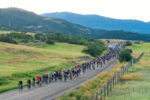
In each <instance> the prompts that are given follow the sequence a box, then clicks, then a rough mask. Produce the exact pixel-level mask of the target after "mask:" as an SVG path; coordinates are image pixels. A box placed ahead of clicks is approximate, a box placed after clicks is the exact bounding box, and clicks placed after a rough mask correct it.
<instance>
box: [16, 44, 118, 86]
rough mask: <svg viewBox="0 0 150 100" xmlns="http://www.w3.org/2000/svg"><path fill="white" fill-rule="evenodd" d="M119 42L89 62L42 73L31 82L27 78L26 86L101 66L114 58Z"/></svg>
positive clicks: (75, 74) (54, 80)
mask: <svg viewBox="0 0 150 100" xmlns="http://www.w3.org/2000/svg"><path fill="white" fill-rule="evenodd" d="M120 46H121V44H119V43H118V44H117V45H116V46H115V48H113V49H112V48H110V49H109V51H108V53H107V54H106V55H104V56H101V57H97V58H95V59H93V60H91V61H89V62H86V63H83V64H82V65H76V66H74V67H73V68H68V69H63V70H58V71H55V72H53V73H49V74H43V75H41V76H37V77H36V78H35V77H33V79H32V82H31V80H30V79H28V80H27V87H28V88H29V89H30V88H31V85H32V86H33V87H35V86H36V85H37V86H42V84H43V83H45V84H47V83H51V82H57V81H64V82H66V81H67V80H69V79H70V80H72V79H73V78H76V77H78V76H79V75H80V74H81V72H82V73H83V74H84V73H85V72H86V71H87V70H95V69H96V67H102V66H103V64H105V63H106V62H109V61H110V59H112V58H115V57H116V55H117V54H118V52H119V51H120V48H119V47H120ZM18 85H19V89H23V82H22V81H19V83H18Z"/></svg>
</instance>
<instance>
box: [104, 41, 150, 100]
mask: <svg viewBox="0 0 150 100" xmlns="http://www.w3.org/2000/svg"><path fill="white" fill-rule="evenodd" d="M130 48H131V49H132V50H133V52H134V53H137V54H139V53H141V52H146V53H145V55H144V56H143V57H142V58H141V60H140V61H139V62H138V63H136V64H134V65H133V66H132V67H130V68H129V70H128V72H127V73H126V74H125V75H124V76H123V77H122V78H121V82H120V84H118V85H117V86H116V87H115V88H114V89H113V91H112V92H111V93H110V96H109V97H108V98H107V99H106V100H150V43H141V44H134V45H132V46H131V47H130Z"/></svg>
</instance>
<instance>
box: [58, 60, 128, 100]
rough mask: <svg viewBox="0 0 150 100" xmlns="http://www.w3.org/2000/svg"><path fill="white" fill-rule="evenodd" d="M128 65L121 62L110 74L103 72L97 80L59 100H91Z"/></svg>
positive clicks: (90, 81)
mask: <svg viewBox="0 0 150 100" xmlns="http://www.w3.org/2000/svg"><path fill="white" fill-rule="evenodd" d="M126 64H127V63H126V62H124V63H120V62H119V61H118V62H117V64H116V65H115V67H113V68H112V69H111V70H110V71H108V72H102V73H101V74H99V75H98V76H97V77H96V78H94V79H92V80H89V81H88V82H87V83H85V84H82V85H81V86H80V88H79V89H74V90H72V91H70V92H68V93H66V94H65V95H63V96H61V97H60V98H58V99H57V100H83V99H90V97H91V96H93V94H95V93H97V92H99V89H100V88H102V87H103V86H104V85H105V83H106V82H107V81H108V80H109V79H110V78H111V77H112V76H113V75H114V74H115V73H116V72H118V71H119V70H120V68H121V66H123V65H126ZM98 98H99V97H98Z"/></svg>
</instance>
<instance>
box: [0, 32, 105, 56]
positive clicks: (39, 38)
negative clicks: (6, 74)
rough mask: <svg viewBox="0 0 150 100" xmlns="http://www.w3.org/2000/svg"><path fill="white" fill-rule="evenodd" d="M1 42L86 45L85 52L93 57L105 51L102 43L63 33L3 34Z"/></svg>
mask: <svg viewBox="0 0 150 100" xmlns="http://www.w3.org/2000/svg"><path fill="white" fill-rule="evenodd" d="M0 41H1V42H7V43H13V44H19V43H29V42H45V43H47V44H49V45H53V44H55V42H65V43H70V44H77V45H84V46H86V47H87V48H86V49H84V50H83V52H85V53H87V54H90V55H91V56H94V57H96V56H99V55H100V54H101V53H102V52H103V51H104V50H105V49H106V47H105V45H104V43H103V42H102V41H100V40H96V39H92V38H85V37H83V36H72V35H65V34H61V33H49V34H43V33H37V34H35V35H29V34H26V33H14V32H13V33H10V34H1V35H0Z"/></svg>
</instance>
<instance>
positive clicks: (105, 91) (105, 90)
mask: <svg viewBox="0 0 150 100" xmlns="http://www.w3.org/2000/svg"><path fill="white" fill-rule="evenodd" d="M106 88H107V85H105V86H104V98H105V97H106V93H107V89H106Z"/></svg>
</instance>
